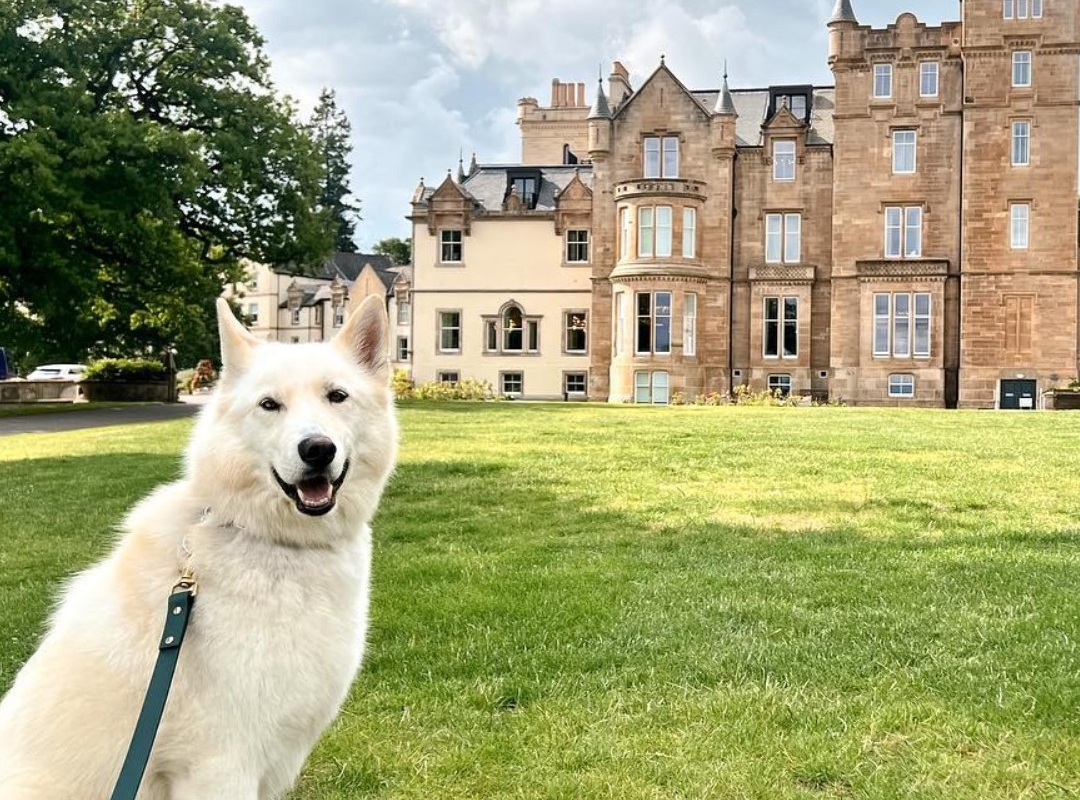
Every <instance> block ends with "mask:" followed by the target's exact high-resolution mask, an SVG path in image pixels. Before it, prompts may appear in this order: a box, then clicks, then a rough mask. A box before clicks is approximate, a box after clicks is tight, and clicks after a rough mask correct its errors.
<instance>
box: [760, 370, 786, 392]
mask: <svg viewBox="0 0 1080 800" xmlns="http://www.w3.org/2000/svg"><path fill="white" fill-rule="evenodd" d="M765 386H766V387H767V388H768V390H769V392H770V393H772V392H776V391H779V392H780V396H781V397H787V396H788V395H790V394H791V375H789V374H788V373H786V372H777V373H774V374H772V375H769V376H768V377H767V378H766V379H765Z"/></svg>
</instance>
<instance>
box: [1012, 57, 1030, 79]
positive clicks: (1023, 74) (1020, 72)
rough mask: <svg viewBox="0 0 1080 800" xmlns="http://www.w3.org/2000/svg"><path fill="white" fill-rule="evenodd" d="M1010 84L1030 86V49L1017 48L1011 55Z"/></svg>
mask: <svg viewBox="0 0 1080 800" xmlns="http://www.w3.org/2000/svg"><path fill="white" fill-rule="evenodd" d="M1012 85H1013V86H1019V87H1024V86H1031V51H1030V50H1017V51H1016V52H1015V53H1013V55H1012Z"/></svg>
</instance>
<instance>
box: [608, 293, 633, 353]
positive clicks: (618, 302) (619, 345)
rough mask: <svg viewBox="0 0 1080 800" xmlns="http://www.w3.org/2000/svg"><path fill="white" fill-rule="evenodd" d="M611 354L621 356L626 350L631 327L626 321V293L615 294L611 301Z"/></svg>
mask: <svg viewBox="0 0 1080 800" xmlns="http://www.w3.org/2000/svg"><path fill="white" fill-rule="evenodd" d="M611 305H612V311H611V319H612V322H611V327H612V331H611V352H612V355H614V356H621V355H622V354H623V352H625V350H626V342H625V339H624V337H625V336H626V331H627V330H629V328H630V325H629V324H628V322H627V320H626V319H625V315H626V292H615V296H614V297H613V298H612V300H611Z"/></svg>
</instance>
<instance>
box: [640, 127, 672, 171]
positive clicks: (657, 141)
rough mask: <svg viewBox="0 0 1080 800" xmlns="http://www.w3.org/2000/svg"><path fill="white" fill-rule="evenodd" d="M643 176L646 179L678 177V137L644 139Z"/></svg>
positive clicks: (650, 137) (648, 137) (647, 137)
mask: <svg viewBox="0 0 1080 800" xmlns="http://www.w3.org/2000/svg"><path fill="white" fill-rule="evenodd" d="M644 176H645V177H646V178H677V177H679V137H677V136H646V137H645V169H644Z"/></svg>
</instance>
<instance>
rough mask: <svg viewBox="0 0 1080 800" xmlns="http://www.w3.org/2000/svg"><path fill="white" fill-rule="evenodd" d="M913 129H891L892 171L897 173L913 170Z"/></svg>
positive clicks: (914, 137) (914, 138) (914, 136)
mask: <svg viewBox="0 0 1080 800" xmlns="http://www.w3.org/2000/svg"><path fill="white" fill-rule="evenodd" d="M915 142H916V133H915V131H893V135H892V171H893V172H894V173H897V174H910V173H913V172H915Z"/></svg>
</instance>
